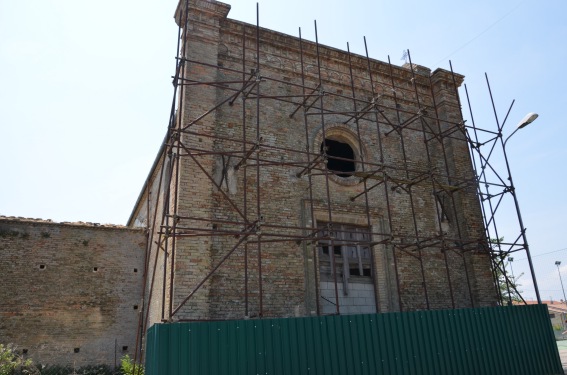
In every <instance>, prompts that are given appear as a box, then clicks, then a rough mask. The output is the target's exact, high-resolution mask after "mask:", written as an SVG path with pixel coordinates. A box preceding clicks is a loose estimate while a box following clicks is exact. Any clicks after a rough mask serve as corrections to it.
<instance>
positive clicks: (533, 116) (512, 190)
mask: <svg viewBox="0 0 567 375" xmlns="http://www.w3.org/2000/svg"><path fill="white" fill-rule="evenodd" d="M537 117H538V114H537V113H533V112H530V113H528V114H527V115H526V116H524V118H523V119H522V121H520V122H519V123H518V125H517V126H516V130H514V131H513V132H512V134H510V135H509V136H508V137H507V138H506V140H504V141H502V138H500V141H501V142H502V149H503V151H504V161H505V162H506V169H507V170H508V180H509V181H510V188H509V191H510V193H512V197H513V198H514V204H515V206H516V213H517V215H518V222H519V224H520V228H521V230H522V240H523V241H524V247H525V249H526V255H527V258H528V264H529V265H530V271H531V274H532V281H533V283H534V289H535V293H536V297H537V303H538V304H541V297H540V296H539V288H538V286H537V281H536V278H535V271H534V265H533V262H532V257H531V255H530V249H529V246H528V239H527V237H526V229H525V227H524V222H523V220H522V215H521V214H520V205H519V203H518V197H517V196H516V189H515V188H514V181H513V180H512V173H511V172H510V164H509V163H508V156H506V142H508V140H509V139H510V137H511V136H513V135H514V134H515V133H516V132H517V131H518V130H520V129H523V128H525V127H526V126H527V125H529V124H531V123H532V122H533V121H534V120H535V119H536V118H537Z"/></svg>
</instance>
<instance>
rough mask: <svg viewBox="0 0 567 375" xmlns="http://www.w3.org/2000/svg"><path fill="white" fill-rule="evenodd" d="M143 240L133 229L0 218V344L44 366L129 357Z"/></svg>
mask: <svg viewBox="0 0 567 375" xmlns="http://www.w3.org/2000/svg"><path fill="white" fill-rule="evenodd" d="M145 243H146V240H145V235H144V233H143V231H142V230H139V229H138V230H133V229H130V228H125V227H119V226H100V225H95V224H92V223H53V222H49V221H42V220H31V219H21V218H18V219H16V218H7V217H0V275H2V287H1V288H0V342H1V343H4V344H7V343H13V344H15V345H18V348H19V350H23V349H27V350H28V351H27V354H26V355H27V356H29V357H31V358H33V359H34V360H35V362H36V363H42V364H62V365H76V366H81V365H87V364H108V365H110V366H113V365H114V364H115V357H117V358H120V357H121V356H122V355H124V354H130V355H132V353H134V349H135V345H136V327H137V323H138V313H139V312H140V306H139V304H140V296H141V291H142V277H143V272H144V263H143V262H144V249H145ZM135 306H137V307H138V309H135V308H134V307H135ZM125 347H127V349H125ZM76 349H78V353H75V350H76ZM123 349H125V350H123Z"/></svg>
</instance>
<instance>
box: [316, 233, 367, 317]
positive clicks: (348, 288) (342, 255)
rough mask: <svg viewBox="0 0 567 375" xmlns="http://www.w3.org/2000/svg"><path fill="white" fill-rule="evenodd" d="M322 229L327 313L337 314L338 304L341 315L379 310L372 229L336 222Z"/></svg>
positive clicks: (321, 272)
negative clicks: (373, 262)
mask: <svg viewBox="0 0 567 375" xmlns="http://www.w3.org/2000/svg"><path fill="white" fill-rule="evenodd" d="M318 228H319V241H318V248H319V275H320V289H321V293H320V295H321V299H322V307H323V308H322V311H323V313H330V314H332V313H336V312H337V311H336V310H337V309H336V306H337V303H338V305H339V311H340V313H341V314H356V313H375V312H376V304H375V297H374V284H373V278H372V252H371V251H372V248H371V247H370V233H369V232H370V231H369V229H368V228H367V227H358V226H353V225H346V224H336V223H334V224H333V225H332V226H329V225H328V224H327V223H320V224H319V226H318ZM333 270H335V273H336V275H335V274H334V273H333ZM335 281H336V285H335ZM336 292H338V294H339V298H338V301H337V293H336Z"/></svg>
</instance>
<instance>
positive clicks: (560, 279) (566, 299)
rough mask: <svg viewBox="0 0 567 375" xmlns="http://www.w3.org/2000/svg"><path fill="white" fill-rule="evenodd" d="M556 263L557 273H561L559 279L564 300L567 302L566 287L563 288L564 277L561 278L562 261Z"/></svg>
mask: <svg viewBox="0 0 567 375" xmlns="http://www.w3.org/2000/svg"><path fill="white" fill-rule="evenodd" d="M555 265H556V266H557V273H558V274H559V281H561V290H563V302H564V303H565V304H567V298H565V288H563V279H562V278H561V272H560V271H559V266H560V265H561V261H559V260H558V261H556V262H555Z"/></svg>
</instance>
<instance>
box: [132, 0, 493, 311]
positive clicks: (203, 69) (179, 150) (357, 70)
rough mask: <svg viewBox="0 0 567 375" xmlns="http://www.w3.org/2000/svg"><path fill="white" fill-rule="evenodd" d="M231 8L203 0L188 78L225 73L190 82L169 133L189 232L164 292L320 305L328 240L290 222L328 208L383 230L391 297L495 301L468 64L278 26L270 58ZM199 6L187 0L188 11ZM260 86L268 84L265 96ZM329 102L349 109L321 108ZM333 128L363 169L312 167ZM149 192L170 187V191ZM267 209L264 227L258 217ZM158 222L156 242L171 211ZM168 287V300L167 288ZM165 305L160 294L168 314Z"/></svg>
mask: <svg viewBox="0 0 567 375" xmlns="http://www.w3.org/2000/svg"><path fill="white" fill-rule="evenodd" d="M180 4H181V3H180ZM228 10H229V8H228V7H227V6H226V5H225V4H222V3H219V2H215V1H199V0H197V1H191V2H190V9H189V12H188V15H189V21H190V22H189V33H188V34H187V35H188V37H187V39H186V50H185V56H186V58H187V59H188V61H187V62H186V63H185V66H184V78H186V79H189V80H190V81H193V82H197V81H198V82H203V83H204V82H209V83H211V82H219V84H216V85H205V84H199V85H189V86H184V87H183V89H181V90H180V98H181V100H180V102H179V103H180V108H179V111H178V116H180V117H178V120H179V121H180V122H179V123H177V124H178V126H180V128H182V129H183V130H182V131H181V132H180V133H179V134H174V136H173V137H172V138H171V139H170V144H172V145H178V146H174V147H173V148H171V149H170V155H171V157H172V160H173V165H178V168H177V169H175V170H176V171H177V172H175V173H173V177H172V180H171V184H170V187H171V195H170V196H169V207H170V208H169V214H170V216H169V217H168V219H167V220H166V221H165V222H164V224H167V226H168V227H169V229H168V233H169V234H173V233H176V234H178V237H177V239H176V240H175V241H173V240H172V237H171V236H170V237H169V239H168V240H163V241H162V244H163V246H165V244H166V243H167V244H168V246H169V247H168V253H167V254H168V256H171V257H169V258H168V262H167V264H166V267H165V269H166V274H167V277H165V280H166V284H167V285H166V288H165V290H166V294H165V302H166V305H169V302H170V296H173V300H171V302H172V303H171V306H172V307H171V311H175V310H176V307H177V306H179V304H181V303H183V301H184V300H185V299H186V298H187V297H189V296H190V297H191V298H190V301H189V302H188V303H187V304H186V305H185V306H184V307H183V308H181V309H179V311H177V312H176V315H175V319H227V318H242V317H245V316H249V317H255V316H259V315H260V314H261V315H262V316H266V317H268V316H277V317H282V316H304V315H309V314H313V313H314V312H315V311H316V306H317V300H316V299H317V297H316V296H317V294H318V292H320V290H319V289H318V288H321V285H319V280H320V277H319V268H318V267H319V265H318V259H317V256H316V253H317V252H316V251H315V252H314V251H313V249H314V247H313V245H312V244H310V243H309V241H301V240H293V239H292V238H293V237H291V238H290V235H296V236H297V237H301V236H302V235H306V233H305V231H306V230H308V229H309V228H310V227H317V223H320V222H331V223H332V222H334V223H338V224H341V223H342V224H352V225H357V226H364V227H367V228H371V231H372V232H373V233H374V234H373V238H372V241H373V242H374V243H375V244H374V245H373V251H374V255H373V262H374V263H373V267H374V292H375V295H374V297H375V298H374V299H375V300H376V301H378V303H377V304H378V309H379V311H398V310H415V309H426V308H431V309H441V308H452V307H461V308H462V307H472V306H487V305H492V304H494V303H495V301H496V298H495V290H494V287H493V280H492V276H491V273H490V259H489V256H488V253H487V252H486V247H485V246H484V245H485V242H486V241H485V239H484V229H483V224H482V216H481V211H480V206H479V202H478V198H477V196H476V190H475V186H474V174H473V170H472V167H471V160H470V156H469V150H468V144H467V142H466V140H465V137H464V135H463V133H462V129H461V128H460V125H459V124H460V123H461V121H462V117H461V113H460V105H459V101H458V98H457V95H456V88H457V87H458V86H460V85H461V83H462V82H463V78H464V77H462V76H460V75H458V74H454V75H453V74H451V73H450V72H447V71H445V70H441V69H438V70H436V71H434V72H431V70H429V69H428V68H425V67H421V66H419V65H415V64H414V65H409V64H406V65H405V66H403V67H397V66H390V65H389V64H387V63H384V62H380V61H376V60H370V61H367V60H366V58H364V57H362V56H358V55H350V56H349V55H348V54H347V53H346V52H344V51H340V50H337V49H334V48H329V47H325V46H319V50H318V51H317V46H316V45H315V43H312V42H307V41H303V42H300V40H299V39H298V38H295V37H291V36H288V35H283V34H281V33H277V32H274V31H271V30H267V29H260V30H259V37H260V39H259V40H260V43H259V44H260V47H259V50H260V53H259V56H257V53H256V32H257V30H256V28H255V27H254V26H251V25H247V24H244V23H242V22H239V21H234V20H230V19H227V18H226V15H227V13H228ZM184 17H185V10H184V9H183V7H182V6H181V5H180V7H179V8H178V13H177V21H178V23H180V24H182V23H183V19H184ZM243 46H244V51H245V55H244V56H243ZM318 57H319V58H318ZM257 58H258V59H259V66H258V64H257V62H256V59H257ZM349 61H350V64H349ZM369 66H370V70H371V75H372V81H373V85H371V81H370V77H369V73H368V67H369ZM351 70H352V75H351V73H350V72H351ZM242 72H244V73H242ZM319 72H320V73H319ZM351 77H352V84H353V85H354V92H353V89H352V86H351ZM319 79H321V86H319ZM236 81H243V82H244V81H247V82H248V81H249V82H252V83H255V84H254V85H253V86H248V87H247V88H246V90H244V92H245V94H246V100H243V98H242V95H239V96H238V98H237V99H236V100H235V101H234V102H232V101H231V103H230V104H229V103H228V102H227V99H228V98H229V97H230V96H231V95H233V94H234V93H235V91H236V90H238V89H239V88H241V87H242V84H241V85H238V84H233V83H228V82H236ZM303 86H305V88H306V89H305V91H304V89H303ZM229 88H231V89H229ZM320 88H322V90H324V91H321V90H320ZM319 93H323V94H324V95H323V96H321V97H317V94H319ZM258 94H259V95H263V96H267V98H262V99H261V100H258V101H257V100H256V99H255V97H256V95H258ZM304 94H309V95H312V96H309V97H307V99H308V103H312V107H313V108H311V107H310V108H311V109H308V110H307V111H308V112H310V113H309V114H308V115H306V116H304V111H303V108H300V109H299V111H297V112H296V113H295V115H293V116H291V114H292V113H294V111H295V110H296V109H297V108H298V103H299V104H300V103H301V102H302V101H303V96H302V95H304ZM373 94H374V100H375V102H374V103H375V104H376V105H377V106H378V107H377V108H379V109H380V111H379V112H375V111H370V112H368V113H369V114H368V115H365V116H362V117H361V118H360V119H358V121H353V120H352V115H349V114H348V113H352V112H353V111H355V110H358V111H361V110H362V108H363V107H364V106H365V103H368V101H369V100H371V99H372V97H373ZM274 96H279V97H280V98H281V97H283V96H286V97H287V98H290V99H288V100H287V101H286V100H275V99H274V98H273V97H274ZM353 97H356V98H358V99H359V100H358V101H357V102H355V101H353ZM369 98H370V99H369ZM223 101H225V103H224V104H223V103H222V102H223ZM318 108H323V109H324V110H328V111H333V112H334V114H331V115H325V116H324V117H322V116H321V115H318V116H316V115H317V109H318ZM341 112H342V113H341ZM196 119H198V120H197V121H195V120H196ZM325 138H327V139H333V140H338V141H340V142H346V143H348V144H349V145H350V146H351V147H352V148H353V149H354V151H355V154H356V155H355V158H356V176H351V177H347V178H343V177H338V176H336V175H334V174H333V173H331V172H326V171H325V168H324V165H323V164H319V165H317V166H315V168H314V169H313V170H312V171H311V174H310V176H308V175H309V173H304V174H302V175H300V176H298V172H300V171H301V170H302V169H303V168H304V167H305V166H306V165H307V161H308V160H307V155H306V152H310V153H311V154H310V155H309V157H310V160H313V159H314V158H315V157H316V155H317V154H318V153H319V150H320V147H321V144H322V142H323V140H324V139H325ZM256 146H257V147H258V149H255V147H256ZM221 153H222V155H221ZM179 155H181V156H179ZM245 155H247V156H248V158H247V160H246V161H243V157H244V156H245ZM363 160H364V161H365V163H368V164H363V163H362V161H363ZM258 163H260V164H261V166H260V167H259V168H257V167H256V166H257V164H258ZM160 168H162V167H160V166H159V165H158V166H157V168H156V171H160V170H161V169H160ZM380 168H383V169H381V170H380V171H379V172H378V173H375V174H374V175H373V177H371V178H369V179H368V180H366V181H363V180H362V179H361V177H362V176H365V173H366V172H367V171H372V170H376V169H380ZM158 174H159V173H157V172H156V175H158ZM423 176H424V178H422V177H423ZM309 177H310V178H309ZM412 181H416V182H415V183H413V182H412ZM408 182H412V183H408ZM375 184H377V186H378V187H376V188H373V189H371V190H370V191H368V193H367V194H362V195H361V196H359V197H358V198H357V199H355V200H353V199H352V198H353V197H354V196H356V195H357V194H360V193H363V192H364V191H365V189H367V188H368V187H370V186H372V185H375ZM154 185H155V182H154ZM217 185H218V186H220V188H219V187H218V186H217ZM153 189H155V188H153ZM150 192H151V193H152V194H153V195H152V199H154V200H155V201H159V200H160V199H162V200H164V199H165V198H164V197H162V198H159V197H158V196H157V195H156V194H155V190H152V191H150ZM434 193H435V194H434ZM146 194H147V191H146ZM366 200H367V202H368V205H367V204H366ZM439 202H442V205H443V211H444V216H443V218H442V219H440V217H439V210H440V209H439V207H440V206H439V204H440V203H439ZM153 204H154V205H155V203H153ZM140 211H141V210H139V209H138V211H135V212H140ZM156 213H157V215H158V216H159V217H161V211H159V210H158V211H155V212H154V213H153V214H156ZM136 215H139V214H136ZM136 215H134V218H136V217H137V216H136ZM150 215H152V214H150ZM158 221H159V219H158ZM256 221H258V222H257V224H256V227H250V226H247V224H246V222H248V223H254V222H256ZM236 223H241V224H236ZM275 225H278V226H280V227H279V228H276V227H275ZM283 227H285V228H283ZM150 228H152V226H151V225H150ZM153 228H154V230H153V232H152V233H154V237H153V238H154V240H153V241H154V242H156V241H158V239H159V236H158V235H157V233H159V232H160V230H159V225H156V226H154V227H153ZM290 228H303V229H302V230H303V232H301V231H298V230H294V229H290ZM215 231H216V232H215ZM161 232H162V234H163V233H164V230H161ZM248 232H250V233H251V234H250V235H249V236H248V235H247V233H248ZM239 233H240V234H239ZM278 236H280V237H278ZM286 236H287V237H286ZM278 238H279V241H278ZM283 238H286V240H282V239H283ZM269 239H272V240H274V241H273V242H269V241H267V240H269ZM259 241H260V242H259ZM416 244H419V246H416ZM173 247H174V248H173ZM162 253H164V254H165V249H162V250H158V248H157V247H155V248H154V250H153V251H152V256H151V257H152V259H153V260H152V262H153V261H154V260H155V264H156V265H158V268H156V275H158V276H156V282H157V280H158V279H162V278H163V266H161V265H160V264H163V263H161V262H162V259H163V258H162V256H163V255H162ZM156 254H157V255H158V257H159V258H157V259H156V257H155V255H156ZM225 258H226V259H225ZM221 263H222V265H221V266H220V267H219V268H218V269H216V270H215V271H214V272H212V274H211V275H209V272H210V271H211V270H212V269H213V268H214V267H215V266H217V265H219V264H221ZM172 264H173V267H174V268H173V270H174V273H175V274H174V276H173V277H172V276H171V272H170V271H171V270H172V268H171V267H172ZM260 273H261V281H262V282H261V283H260ZM208 276H210V277H209V278H208V279H207V280H206V282H204V283H203V284H202V285H201V286H200V287H199V288H198V290H197V291H196V292H195V293H194V290H196V289H197V287H198V286H199V283H200V282H201V281H202V280H204V279H205V278H206V277H208ZM245 280H247V283H246V282H245ZM172 285H173V289H171V288H172ZM323 289H325V288H323ZM154 293H155V295H156V297H155V298H158V299H159V298H162V297H161V295H162V292H161V290H158V289H154ZM158 295H159V296H160V297H158ZM319 296H321V293H319ZM319 304H320V305H321V301H320V302H319ZM152 306H153V305H152ZM246 306H247V308H248V310H246ZM161 308H162V306H161V304H160V303H157V304H156V306H155V310H156V311H157V310H159V312H160V314H161ZM152 309H154V308H152ZM168 309H169V307H168V306H166V307H165V312H166V314H165V315H166V316H167V315H168ZM343 312H347V311H346V310H344V311H343ZM154 315H155V314H154ZM158 315H159V314H158ZM153 321H156V320H153Z"/></svg>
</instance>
